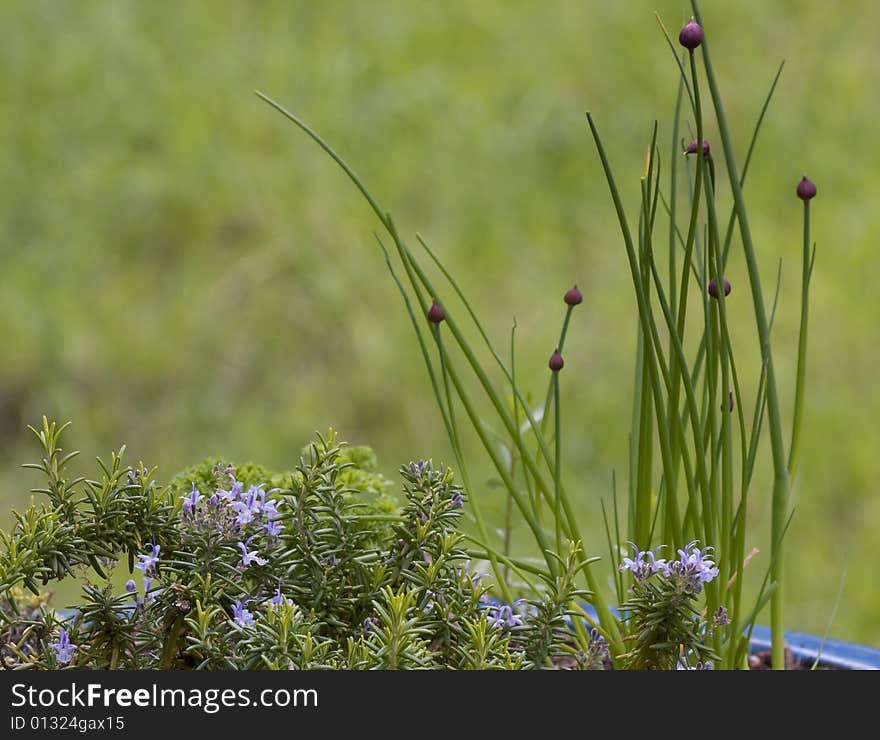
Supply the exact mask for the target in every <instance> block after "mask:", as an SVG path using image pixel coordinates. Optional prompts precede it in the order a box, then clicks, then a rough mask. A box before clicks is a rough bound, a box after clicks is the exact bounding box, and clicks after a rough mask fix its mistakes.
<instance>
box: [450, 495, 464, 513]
mask: <svg viewBox="0 0 880 740" xmlns="http://www.w3.org/2000/svg"><path fill="white" fill-rule="evenodd" d="M451 503H452V508H453V509H460V508H461V507H462V506H463V505H464V497H463V496H462V495H461V491H456V492H455V493H453V494H452V501H451Z"/></svg>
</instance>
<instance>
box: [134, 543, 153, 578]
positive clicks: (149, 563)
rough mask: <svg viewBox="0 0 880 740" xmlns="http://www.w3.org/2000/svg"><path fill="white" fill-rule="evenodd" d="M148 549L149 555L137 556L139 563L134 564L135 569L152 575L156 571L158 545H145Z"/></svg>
mask: <svg viewBox="0 0 880 740" xmlns="http://www.w3.org/2000/svg"><path fill="white" fill-rule="evenodd" d="M147 547H149V548H150V554H149V555H138V560H139V561H140V562H139V563H135V566H134V567H135V568H137V569H138V570H142V571H144V573H152V572H153V571H154V570H155V569H156V563H158V562H159V545H154V544H153V543H152V542H148V543H147Z"/></svg>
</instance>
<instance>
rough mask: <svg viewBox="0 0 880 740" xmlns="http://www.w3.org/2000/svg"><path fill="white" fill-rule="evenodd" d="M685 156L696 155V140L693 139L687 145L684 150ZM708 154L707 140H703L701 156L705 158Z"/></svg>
mask: <svg viewBox="0 0 880 740" xmlns="http://www.w3.org/2000/svg"><path fill="white" fill-rule="evenodd" d="M684 153H685V154H696V153H697V140H696V139H694V140H693V141H691V143H690V144H688V145H687V149H685V150H684ZM708 154H709V140H708V139H703V156H704V157H706V156H708Z"/></svg>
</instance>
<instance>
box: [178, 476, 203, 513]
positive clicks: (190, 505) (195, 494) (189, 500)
mask: <svg viewBox="0 0 880 740" xmlns="http://www.w3.org/2000/svg"><path fill="white" fill-rule="evenodd" d="M180 498H182V499H183V513H184V514H190V515H192V514H193V513H194V512H195V510H196V506H197V505H198V503H199V501H201V500H202V498H204V497H203V496H202V494H200V493H199V490H198V488H196V484H195V481H193V484H192V491H190V492H189V493H188V494H187V495H186V496H181V497H180Z"/></svg>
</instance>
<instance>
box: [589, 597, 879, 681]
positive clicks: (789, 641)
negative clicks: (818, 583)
mask: <svg viewBox="0 0 880 740" xmlns="http://www.w3.org/2000/svg"><path fill="white" fill-rule="evenodd" d="M581 606H582V608H583V609H584V611H585V612H587V614H589V615H590V617H591V618H592V619H595V620H596V621H598V615H597V614H596V610H595V609H594V608H593V607H592V606H590V605H589V604H581ZM612 611H613V612H614V613H615V614H617V610H616V609H612ZM785 644H786V646H787V647H788V649H789V650H790V651H791V654H792V656H794V658H796V659H797V660H798V662H800V663H804V664H806V665H808V666H811V665H812V664H813V663H816V660H817V658H818V664H817V668H835V669H838V670H845V671H880V649H878V648H872V647H868V646H867V645H859V644H857V643H854V642H844V641H843V640H832V639H823V638H822V637H820V636H818V635H808V634H806V633H804V632H788V631H787V632H786V633H785ZM766 650H770V628H769V627H763V626H761V625H755V628H754V629H753V630H752V638H751V640H750V642H749V651H750V652H751V654H752V655H755V654H756V653H760V652H763V651H766Z"/></svg>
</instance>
